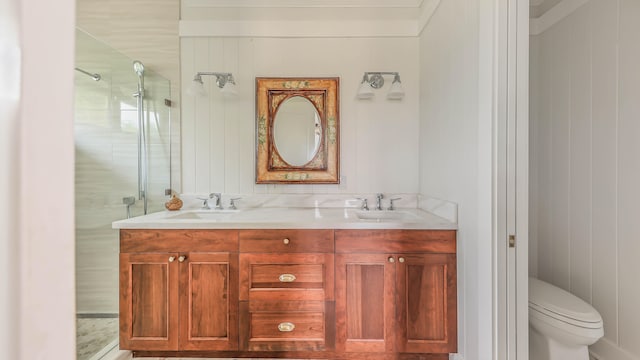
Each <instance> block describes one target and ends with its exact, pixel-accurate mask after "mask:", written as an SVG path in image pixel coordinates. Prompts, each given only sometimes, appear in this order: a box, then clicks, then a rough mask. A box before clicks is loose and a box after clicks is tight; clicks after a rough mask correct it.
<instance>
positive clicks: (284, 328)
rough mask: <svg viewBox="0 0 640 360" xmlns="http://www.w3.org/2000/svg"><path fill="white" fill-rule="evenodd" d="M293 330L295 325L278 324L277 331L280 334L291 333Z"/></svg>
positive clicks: (287, 323) (288, 323)
mask: <svg viewBox="0 0 640 360" xmlns="http://www.w3.org/2000/svg"><path fill="white" fill-rule="evenodd" d="M295 328H296V325H295V324H294V323H290V322H283V323H280V324H278V330H279V331H281V332H291V331H293V329H295Z"/></svg>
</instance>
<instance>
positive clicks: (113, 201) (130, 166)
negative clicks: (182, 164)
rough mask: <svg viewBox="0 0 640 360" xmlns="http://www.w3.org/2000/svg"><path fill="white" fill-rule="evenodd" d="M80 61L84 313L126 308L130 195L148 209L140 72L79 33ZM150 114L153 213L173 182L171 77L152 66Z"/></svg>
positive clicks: (79, 235) (79, 253)
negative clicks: (142, 191)
mask: <svg viewBox="0 0 640 360" xmlns="http://www.w3.org/2000/svg"><path fill="white" fill-rule="evenodd" d="M76 43H77V45H76V49H77V50H76V52H77V54H76V66H77V67H80V68H82V69H84V70H86V71H89V72H91V73H99V74H100V75H101V77H102V79H101V80H100V81H94V80H92V79H91V78H90V77H89V76H87V75H84V74H82V73H79V72H76V78H75V86H76V93H75V119H74V120H75V122H74V124H75V125H74V129H75V148H76V174H75V178H76V181H75V188H76V192H75V195H76V199H75V203H76V297H77V299H76V302H77V312H78V313H117V312H118V250H119V247H118V233H117V231H116V230H114V229H112V228H111V223H112V222H113V221H115V220H120V219H124V218H125V217H126V206H125V205H124V204H123V197H128V196H136V203H135V205H134V206H133V207H132V209H131V212H132V215H133V216H136V215H141V214H142V213H143V206H142V201H141V200H138V198H137V188H138V120H137V110H136V109H137V107H136V99H135V98H134V97H133V96H132V94H133V93H134V92H135V91H136V89H137V76H136V75H135V73H134V71H133V66H132V59H129V58H127V57H125V56H123V55H122V54H119V53H117V52H115V51H114V50H113V49H110V48H109V47H107V46H105V45H104V44H102V43H100V42H98V41H97V40H95V39H93V38H91V37H90V36H88V35H87V34H85V33H83V32H80V31H78V32H77V42H76ZM145 96H146V99H147V102H146V103H145V110H146V118H147V119H148V122H147V124H148V126H147V137H148V144H149V146H148V152H149V155H150V156H149V179H150V183H149V192H148V197H149V205H148V206H149V212H153V211H158V210H160V209H162V208H163V203H164V201H166V198H165V196H164V189H165V188H169V186H170V184H169V161H170V156H169V153H170V132H169V123H170V115H169V112H170V109H169V108H168V107H166V106H165V105H164V99H170V90H169V82H168V81H167V80H165V79H163V78H161V77H159V76H157V75H155V74H153V72H152V71H151V70H149V69H146V70H145Z"/></svg>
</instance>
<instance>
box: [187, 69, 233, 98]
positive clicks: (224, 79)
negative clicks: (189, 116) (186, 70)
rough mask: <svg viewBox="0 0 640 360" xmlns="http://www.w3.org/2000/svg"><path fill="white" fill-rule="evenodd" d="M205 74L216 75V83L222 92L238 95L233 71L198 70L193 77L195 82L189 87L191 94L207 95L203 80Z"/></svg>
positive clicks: (188, 92)
mask: <svg viewBox="0 0 640 360" xmlns="http://www.w3.org/2000/svg"><path fill="white" fill-rule="evenodd" d="M203 75H211V76H215V77H216V85H218V88H220V92H221V93H223V94H226V95H236V94H237V93H238V92H237V91H236V82H235V81H234V80H233V75H232V74H231V73H219V72H198V73H197V74H196V76H194V77H193V82H192V83H191V85H189V87H188V88H187V94H189V95H191V96H206V95H207V91H206V90H205V89H204V83H203V82H202V76H203Z"/></svg>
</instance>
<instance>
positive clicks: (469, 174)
mask: <svg viewBox="0 0 640 360" xmlns="http://www.w3.org/2000/svg"><path fill="white" fill-rule="evenodd" d="M490 6H491V2H490V1H484V2H481V4H479V3H478V2H477V1H470V0H449V1H443V2H441V3H440V6H439V7H438V9H437V10H436V12H435V14H434V15H433V17H432V18H431V20H430V22H429V23H428V24H427V26H426V28H425V29H424V30H423V32H422V34H421V36H420V159H419V161H420V162H419V163H420V193H422V194H425V195H429V196H433V197H437V198H442V199H447V200H450V201H453V202H456V203H458V205H459V215H458V220H459V223H458V226H459V231H458V292H459V295H458V299H459V301H460V304H459V314H458V315H459V323H460V326H459V352H460V353H462V354H463V355H464V357H465V359H469V360H475V359H491V358H492V345H493V335H492V311H491V301H492V298H491V296H492V291H491V287H492V282H491V253H492V250H491V249H492V243H491V233H490V224H491V219H492V215H491V196H485V195H487V194H492V189H491V173H492V170H491V169H492V159H491V116H490V113H482V112H481V109H489V110H488V111H489V112H490V111H491V110H490V109H491V108H492V106H491V102H490V101H491V95H490V94H491V76H484V77H483V78H484V79H485V80H487V82H486V83H485V82H484V81H481V79H480V78H481V77H480V71H483V72H486V73H485V74H491V67H490V66H491V62H490V61H489V62H488V64H485V63H484V62H483V61H481V60H482V59H481V53H482V51H481V49H480V44H485V45H486V47H485V49H487V51H490V50H488V49H490V45H491V43H490V41H489V43H486V40H487V39H486V38H484V37H482V36H481V35H480V34H484V35H487V36H489V40H491V38H490V37H491V31H490V30H489V31H488V32H484V31H483V32H479V29H480V28H482V26H485V25H489V29H491V26H492V25H491V24H490V21H489V22H487V23H484V21H485V20H483V19H482V18H481V15H480V14H481V13H484V14H489V15H492V12H491V7H490ZM482 7H485V8H482ZM481 10H482V11H481ZM483 29H484V28H483ZM484 30H486V29H484ZM485 55H486V54H485ZM489 57H491V54H490V55H489ZM482 64H484V65H488V66H489V67H488V68H486V67H482V68H481V65H482ZM482 99H484V100H482ZM487 99H488V101H489V103H483V104H481V101H486V100H487ZM481 105H482V106H481ZM487 119H488V122H487ZM483 136H488V138H487V137H483Z"/></svg>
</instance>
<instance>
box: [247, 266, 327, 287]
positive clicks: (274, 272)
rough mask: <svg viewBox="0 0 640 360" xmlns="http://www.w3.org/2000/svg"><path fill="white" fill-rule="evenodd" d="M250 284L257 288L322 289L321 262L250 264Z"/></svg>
mask: <svg viewBox="0 0 640 360" xmlns="http://www.w3.org/2000/svg"><path fill="white" fill-rule="evenodd" d="M250 272H251V275H250V276H251V279H250V282H251V284H250V286H251V288H252V289H259V288H287V289H322V288H323V286H324V266H323V265H322V264H252V265H251V269H250Z"/></svg>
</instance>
